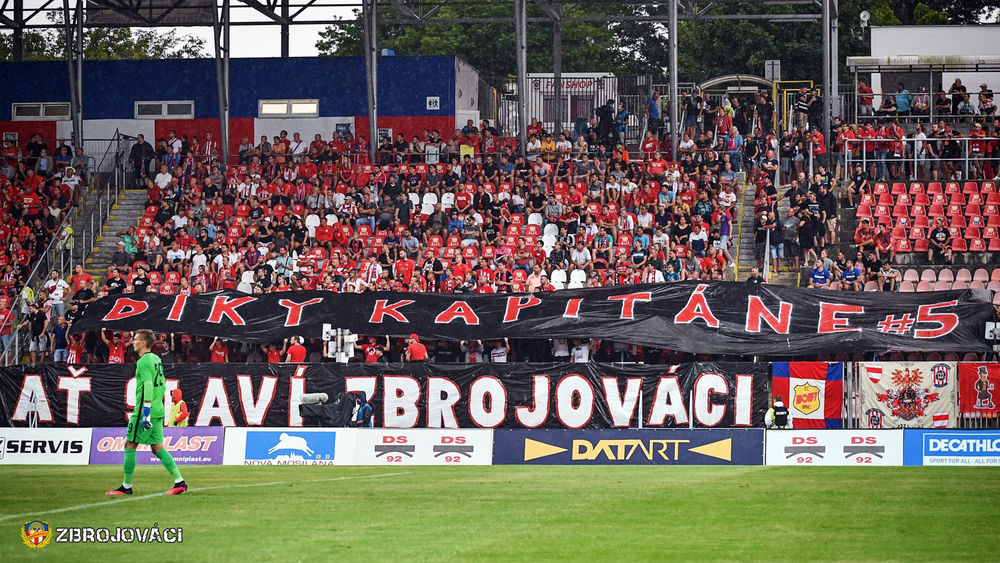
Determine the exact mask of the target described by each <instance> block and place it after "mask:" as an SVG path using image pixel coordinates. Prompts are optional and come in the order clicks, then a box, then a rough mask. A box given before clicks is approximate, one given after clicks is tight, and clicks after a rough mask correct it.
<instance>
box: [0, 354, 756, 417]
mask: <svg viewBox="0 0 1000 563" xmlns="http://www.w3.org/2000/svg"><path fill="white" fill-rule="evenodd" d="M164 368H165V369H164V373H165V375H166V383H167V390H168V393H167V394H166V395H167V396H169V395H170V393H169V391H170V390H171V389H174V388H179V389H180V390H181V391H182V393H183V395H184V400H185V402H186V403H187V406H188V410H189V411H190V413H191V419H190V420H191V424H192V425H194V426H214V425H223V426H302V425H303V424H308V423H309V421H304V420H302V418H301V417H300V416H299V408H298V407H299V404H300V399H301V395H302V394H303V393H327V394H328V395H329V396H330V398H331V399H333V397H334V396H336V394H337V393H341V392H357V391H364V392H365V393H366V394H367V396H368V397H370V398H371V403H372V406H373V408H374V412H375V423H376V425H377V426H385V427H392V428H442V427H459V428H476V427H480V428H616V427H618V428H629V427H632V428H635V427H638V426H639V425H640V424H641V425H642V426H643V427H657V428H660V427H667V428H670V427H688V426H689V425H693V426H695V427H699V428H703V427H708V428H711V427H745V426H762V425H763V419H764V413H765V412H766V411H767V408H768V385H769V381H770V373H771V372H770V365H769V364H766V363H758V364H751V363H693V364H682V365H677V366H628V367H614V366H611V365H606V364H594V363H591V364H451V365H447V364H419V363H418V364H353V365H340V364H302V365H294V364H169V365H165V366H164ZM134 371H135V369H134V366H132V365H127V364H125V365H121V364H118V365H116V364H98V365H86V366H68V367H67V366H55V365H39V366H34V367H31V366H19V367H16V368H0V408H2V414H3V420H5V421H9V422H8V423H9V424H11V425H15V426H23V425H26V424H27V422H28V420H29V417H31V415H32V411H34V412H35V413H36V415H37V417H38V422H39V424H40V425H42V426H46V425H48V426H77V425H78V426H123V425H124V424H125V421H126V413H127V412H129V411H131V410H132V409H133V408H134V403H135V379H134V378H133V375H134Z"/></svg>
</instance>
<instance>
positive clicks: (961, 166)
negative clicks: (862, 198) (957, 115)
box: [810, 137, 997, 182]
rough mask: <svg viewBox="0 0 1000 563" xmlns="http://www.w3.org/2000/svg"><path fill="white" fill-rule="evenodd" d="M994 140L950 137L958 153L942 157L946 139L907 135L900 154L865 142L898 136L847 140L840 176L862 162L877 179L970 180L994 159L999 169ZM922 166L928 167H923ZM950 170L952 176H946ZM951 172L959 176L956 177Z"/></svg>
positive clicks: (842, 154)
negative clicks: (991, 148) (893, 171)
mask: <svg viewBox="0 0 1000 563" xmlns="http://www.w3.org/2000/svg"><path fill="white" fill-rule="evenodd" d="M990 140H991V137H954V138H949V139H947V141H954V142H955V143H956V144H957V146H956V147H955V148H957V154H955V152H952V153H951V154H949V155H948V156H942V153H943V152H944V149H945V146H944V144H945V141H943V140H941V139H938V138H930V139H920V140H918V139H915V138H912V137H907V138H903V139H900V140H899V141H900V142H902V143H903V150H902V151H900V152H899V153H898V156H897V153H895V152H894V151H892V150H884V149H876V150H875V151H868V152H866V151H865V150H864V149H865V143H869V144H870V143H873V142H874V143H878V142H896V139H849V140H847V141H846V146H847V149H848V150H845V151H843V152H841V153H838V154H839V155H840V156H839V158H840V159H841V162H840V163H841V165H842V168H843V170H842V173H841V175H840V178H841V179H846V178H849V177H850V172H849V171H850V170H853V169H854V166H855V165H856V164H860V165H861V166H862V170H864V171H866V172H869V171H870V170H871V169H872V168H874V169H875V176H874V178H877V179H886V180H895V181H913V180H920V179H922V180H923V181H931V182H933V181H942V182H943V181H950V180H957V181H961V180H969V179H971V176H970V172H977V173H978V174H977V175H978V176H982V174H983V172H984V170H983V169H984V167H985V165H986V163H987V162H988V161H993V168H994V173H996V172H997V163H996V156H992V155H990V154H989V153H987V152H986V151H987V150H988V148H989V141H990ZM917 143H922V145H921V146H920V148H919V150H917ZM855 149H857V150H856V152H857V153H858V156H854V152H855ZM977 149H978V150H977ZM810 152H811V151H810ZM831 165H835V163H831ZM897 167H898V169H899V176H893V177H890V174H889V172H890V169H891V168H897ZM921 167H923V168H924V170H920V168H921ZM921 172H923V174H921ZM946 173H947V174H949V175H948V176H945V174H946ZM950 175H955V176H956V177H955V178H952V177H950ZM979 179H983V178H981V177H980V178H979Z"/></svg>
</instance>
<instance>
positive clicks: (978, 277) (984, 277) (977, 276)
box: [972, 268, 990, 283]
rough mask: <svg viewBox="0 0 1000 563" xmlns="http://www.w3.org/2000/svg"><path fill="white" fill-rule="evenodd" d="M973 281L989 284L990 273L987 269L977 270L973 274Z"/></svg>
mask: <svg viewBox="0 0 1000 563" xmlns="http://www.w3.org/2000/svg"><path fill="white" fill-rule="evenodd" d="M972 281H977V282H983V283H987V282H989V281H990V273H989V272H987V271H986V268H976V271H975V272H973V273H972Z"/></svg>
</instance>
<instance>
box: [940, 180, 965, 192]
mask: <svg viewBox="0 0 1000 563" xmlns="http://www.w3.org/2000/svg"><path fill="white" fill-rule="evenodd" d="M944 193H946V194H957V193H962V188H961V187H960V186H959V185H958V182H948V183H946V184H945V185H944Z"/></svg>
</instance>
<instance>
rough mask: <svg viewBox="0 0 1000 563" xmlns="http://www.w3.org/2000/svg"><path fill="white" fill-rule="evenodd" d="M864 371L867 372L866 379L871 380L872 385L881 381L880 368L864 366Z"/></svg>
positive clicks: (870, 365) (869, 365)
mask: <svg viewBox="0 0 1000 563" xmlns="http://www.w3.org/2000/svg"><path fill="white" fill-rule="evenodd" d="M865 371H866V372H868V379H870V380H872V383H878V382H879V381H882V366H876V365H872V364H865Z"/></svg>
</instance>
